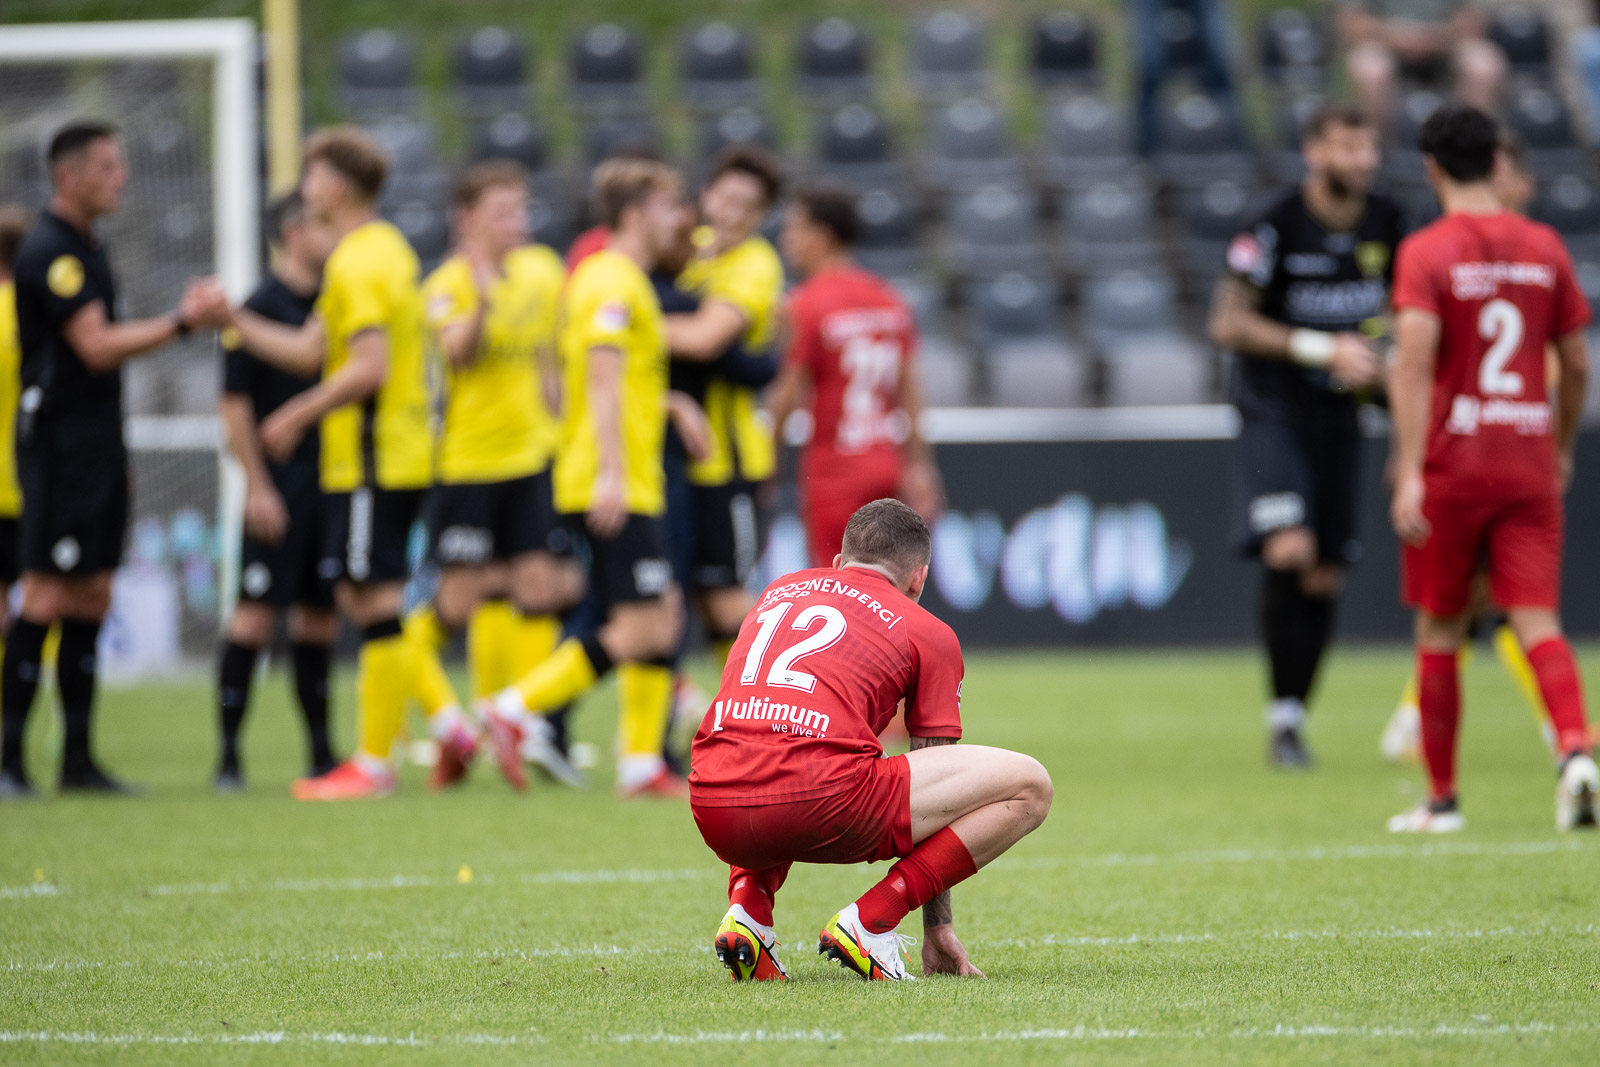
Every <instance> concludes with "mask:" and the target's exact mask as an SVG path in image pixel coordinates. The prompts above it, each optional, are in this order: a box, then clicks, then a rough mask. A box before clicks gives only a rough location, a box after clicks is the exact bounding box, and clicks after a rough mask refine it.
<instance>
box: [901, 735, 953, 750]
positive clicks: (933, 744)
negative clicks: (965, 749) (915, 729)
mask: <svg viewBox="0 0 1600 1067" xmlns="http://www.w3.org/2000/svg"><path fill="white" fill-rule="evenodd" d="M957 740H958V738H954V737H913V738H912V739H911V751H913V752H915V751H916V750H917V749H919V748H938V747H939V746H941V745H953V744H955V743H956V741H957Z"/></svg>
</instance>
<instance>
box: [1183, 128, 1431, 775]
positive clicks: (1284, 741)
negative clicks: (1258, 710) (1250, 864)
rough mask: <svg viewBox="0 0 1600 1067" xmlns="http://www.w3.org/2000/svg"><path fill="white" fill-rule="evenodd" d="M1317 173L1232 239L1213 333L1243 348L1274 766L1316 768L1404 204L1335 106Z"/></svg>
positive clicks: (1242, 391) (1239, 385) (1243, 531)
mask: <svg viewBox="0 0 1600 1067" xmlns="http://www.w3.org/2000/svg"><path fill="white" fill-rule="evenodd" d="M1302 144H1303V151H1304V155H1305V162H1306V170H1307V176H1306V178H1305V181H1304V182H1303V183H1302V184H1301V185H1300V186H1299V187H1298V188H1296V189H1294V190H1292V191H1290V192H1288V193H1285V194H1284V195H1283V196H1282V197H1280V198H1279V199H1277V200H1276V201H1275V202H1274V203H1272V204H1271V205H1270V206H1269V207H1268V208H1267V209H1266V211H1265V212H1264V213H1263V214H1262V215H1261V216H1260V218H1259V220H1258V221H1257V222H1256V223H1255V225H1253V226H1251V227H1250V228H1248V229H1246V230H1245V231H1244V232H1242V233H1240V234H1239V235H1238V236H1236V237H1235V238H1234V239H1233V241H1232V242H1231V243H1230V244H1229V246H1228V251H1227V270H1228V273H1227V275H1226V276H1225V277H1224V279H1223V280H1222V282H1221V283H1220V284H1219V285H1218V286H1217V291H1216V294H1215V297H1214V301H1213V305H1212V309H1211V319H1210V333H1211V338H1212V340H1213V341H1214V342H1215V343H1216V344H1218V345H1219V346H1222V347H1224V348H1228V349H1232V350H1233V351H1235V352H1237V353H1238V355H1239V356H1240V359H1239V360H1238V365H1237V374H1236V379H1235V385H1234V402H1235V404H1236V405H1237V406H1238V409H1239V415H1240V431H1239V447H1238V451H1237V468H1236V479H1235V480H1236V484H1235V497H1236V501H1235V509H1236V513H1235V520H1234V525H1235V535H1236V539H1237V542H1238V544H1239V546H1240V548H1241V550H1242V551H1244V552H1246V553H1248V554H1250V555H1254V556H1257V557H1259V558H1260V560H1261V562H1262V564H1263V566H1264V567H1265V570H1266V574H1265V581H1264V584H1263V590H1262V603H1261V626H1262V636H1263V640H1264V643H1265V645H1266V653H1267V659H1268V662H1269V665H1270V674H1271V685H1272V700H1271V702H1270V704H1269V705H1268V708H1267V724H1268V730H1269V735H1270V740H1269V751H1268V756H1269V759H1270V760H1271V761H1272V762H1273V763H1275V764H1277V765H1279V766H1287V767H1302V766H1306V765H1308V764H1309V763H1310V757H1309V755H1308V753H1307V752H1306V749H1305V746H1304V743H1303V741H1302V738H1301V728H1302V726H1303V722H1304V719H1305V705H1306V700H1307V698H1308V697H1309V696H1310V693H1311V688H1312V683H1313V682H1314V681H1315V678H1316V673H1317V667H1318V664H1319V663H1320V661H1321V659H1322V654H1323V651H1324V650H1325V649H1326V648H1327V644H1328V639H1329V634H1330V631H1331V629H1332V625H1333V615H1334V604H1335V601H1336V600H1337V597H1338V594H1339V588H1340V585H1341V582H1342V580H1343V572H1344V568H1345V566H1346V565H1348V564H1349V563H1352V562H1354V561H1355V559H1356V557H1357V556H1358V554H1359V552H1360V545H1359V544H1358V543H1357V541H1356V516H1355V509H1356V498H1357V489H1358V477H1359V470H1360V463H1361V456H1360V452H1361V431H1360V427H1359V424H1358V420H1357V414H1358V408H1359V405H1360V397H1361V395H1362V391H1363V390H1365V389H1367V388H1368V387H1370V386H1373V385H1374V384H1375V383H1376V382H1377V381H1378V377H1379V373H1380V362H1381V361H1380V359H1379V355H1378V351H1377V345H1376V343H1375V342H1376V341H1377V340H1378V339H1379V338H1381V337H1382V336H1383V335H1384V333H1385V332H1386V321H1387V320H1386V317H1385V316H1386V310H1387V307H1388V301H1389V282H1390V276H1391V271H1392V269H1393V261H1394V250H1395V246H1396V245H1397V244H1399V241H1400V238H1401V236H1402V234H1403V224H1402V220H1401V212H1400V209H1399V208H1398V207H1397V206H1396V205H1395V204H1394V203H1393V202H1392V201H1390V200H1388V199H1387V198H1384V197H1382V196H1379V195H1376V194H1374V193H1372V192H1370V191H1369V187H1370V185H1371V183H1372V179H1373V176H1374V174H1375V173H1376V171H1377V168H1378V138H1377V131H1376V130H1375V129H1374V128H1373V126H1372V125H1371V123H1370V122H1369V121H1368V120H1367V119H1365V118H1364V117H1363V116H1362V114H1361V113H1360V112H1358V111H1355V110H1353V109H1350V108H1346V107H1340V106H1330V107H1328V108H1325V109H1323V110H1322V111H1320V112H1318V113H1317V114H1316V115H1315V116H1313V118H1312V119H1311V121H1310V122H1309V123H1308V124H1307V126H1306V129H1305V133H1304V138H1303V141H1302Z"/></svg>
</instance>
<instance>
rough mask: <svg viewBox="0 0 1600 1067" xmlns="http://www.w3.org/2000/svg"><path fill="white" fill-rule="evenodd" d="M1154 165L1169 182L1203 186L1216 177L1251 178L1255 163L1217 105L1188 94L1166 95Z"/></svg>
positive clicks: (1197, 94)
mask: <svg viewBox="0 0 1600 1067" xmlns="http://www.w3.org/2000/svg"><path fill="white" fill-rule="evenodd" d="M1156 127H1157V138H1156V167H1157V170H1158V171H1159V172H1160V173H1161V176H1162V178H1163V179H1164V180H1166V181H1167V182H1168V183H1170V184H1172V185H1175V186H1179V187H1187V186H1195V185H1204V184H1206V183H1208V182H1211V181H1215V180H1216V179H1218V178H1244V177H1247V176H1253V173H1254V170H1255V161H1254V160H1253V159H1252V158H1251V156H1250V155H1249V153H1247V152H1246V151H1244V149H1243V147H1242V146H1243V143H1244V141H1243V135H1242V133H1241V131H1240V130H1239V129H1238V127H1237V125H1236V124H1235V122H1234V120H1233V119H1232V118H1231V117H1230V113H1229V111H1228V109H1227V108H1225V107H1224V106H1223V105H1222V103H1221V102H1220V101H1218V100H1217V99H1216V98H1215V97H1212V96H1210V95H1209V94H1207V93H1204V92H1200V91H1198V90H1191V91H1185V92H1180V93H1176V94H1172V95H1169V96H1168V97H1167V99H1166V100H1164V101H1163V102H1162V104H1161V106H1160V108H1159V109H1158V112H1157V116H1156Z"/></svg>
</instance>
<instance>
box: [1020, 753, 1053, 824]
mask: <svg viewBox="0 0 1600 1067" xmlns="http://www.w3.org/2000/svg"><path fill="white" fill-rule="evenodd" d="M1023 758H1024V759H1025V760H1027V764H1026V768H1025V772H1024V775H1023V783H1022V788H1021V789H1020V790H1019V791H1018V795H1017V799H1018V800H1019V801H1021V803H1022V805H1023V807H1024V809H1025V810H1024V812H1023V814H1024V815H1025V816H1026V817H1027V820H1028V831H1029V832H1032V831H1034V830H1036V829H1038V828H1039V825H1040V824H1041V823H1043V822H1044V818H1045V816H1046V815H1049V814H1050V804H1051V803H1052V802H1053V801H1054V800H1055V797H1056V787H1055V785H1054V784H1053V783H1052V782H1051V781H1050V772H1049V771H1047V770H1045V769H1044V764H1042V763H1040V762H1039V761H1038V760H1036V759H1034V758H1033V757H1032V756H1025V757H1023Z"/></svg>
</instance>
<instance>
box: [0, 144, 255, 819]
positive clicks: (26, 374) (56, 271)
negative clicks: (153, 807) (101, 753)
mask: <svg viewBox="0 0 1600 1067" xmlns="http://www.w3.org/2000/svg"><path fill="white" fill-rule="evenodd" d="M46 158H47V162H48V165H49V168H50V182H51V186H52V189H53V195H52V197H51V200H50V206H49V208H48V209H47V210H46V211H45V212H44V214H43V215H41V216H40V218H39V221H38V222H37V223H36V224H35V225H34V226H33V228H32V229H31V230H29V231H28V235H27V237H25V238H24V239H23V241H22V247H21V248H20V249H18V251H17V264H16V293H17V296H16V300H17V333H18V337H19V340H20V342H21V347H22V399H21V402H20V403H19V405H18V411H17V468H18V478H19V481H20V482H21V484H22V497H23V507H22V526H21V536H20V541H21V550H20V551H21V562H22V608H21V611H20V612H19V613H18V616H17V618H16V620H15V621H14V622H12V624H11V626H10V628H9V630H8V631H7V633H6V643H5V644H6V648H5V659H4V665H3V667H0V720H3V729H0V797H4V798H13V797H25V796H29V795H31V794H32V793H33V787H32V785H31V784H30V783H29V781H28V776H27V773H26V771H25V770H24V767H23V761H22V750H23V733H24V730H25V728H26V726H27V723H28V712H29V711H30V710H31V708H32V706H33V698H34V694H35V692H36V690H37V689H38V687H39V662H40V651H41V649H42V648H43V646H44V639H45V635H46V634H47V633H49V631H50V627H51V626H53V625H55V624H57V623H60V625H61V645H60V651H59V653H58V662H57V666H56V685H57V690H58V692H59V693H60V695H61V706H62V712H63V717H64V719H65V723H66V731H65V734H66V736H65V740H64V745H63V751H62V761H61V789H62V790H63V791H64V792H65V791H76V790H82V791H92V792H110V793H116V792H125V791H126V787H124V786H123V785H122V784H121V783H119V782H118V781H116V779H114V778H111V777H109V776H108V775H106V774H105V773H104V772H103V771H101V770H100V768H99V767H98V766H97V765H96V763H95V761H94V758H93V757H92V755H91V754H90V746H89V719H90V713H91V712H92V710H93V707H94V689H95V644H96V642H97V640H98V638H99V636H100V623H101V620H102V619H104V618H105V614H106V611H107V610H108V609H109V607H110V605H111V575H112V572H113V571H114V570H115V569H116V566H117V563H118V561H119V559H120V558H121V555H122V543H123V537H124V534H125V533H126V531H127V524H128V454H127V449H126V447H125V446H124V444H123V440H122V365H123V364H124V363H126V362H127V361H128V360H130V359H133V358H135V357H136V356H140V355H143V354H144V353H146V352H150V351H152V350H154V349H157V348H160V347H161V346H162V345H164V344H166V343H167V342H168V341H171V340H172V339H173V338H175V337H182V336H183V335H184V334H186V333H188V332H189V331H190V330H193V329H198V328H202V327H217V326H221V325H222V324H224V323H225V322H227V320H228V302H227V297H226V295H225V294H224V293H223V291H222V288H221V287H220V286H219V285H218V284H217V283H216V281H215V280H213V279H202V280H199V281H194V282H191V283H189V285H188V286H187V287H186V288H185V289H184V292H183V297H182V299H181V301H180V302H179V305H178V309H177V310H176V311H174V312H173V313H172V314H170V315H163V316H161V317H159V318H154V319H143V320H140V321H136V322H119V321H118V319H117V298H116V283H115V281H114V279H113V278H112V275H111V264H110V261H109V260H108V259H107V256H106V248H105V244H104V242H102V241H101V240H100V238H99V237H98V236H97V235H96V233H95V222H96V220H98V219H100V218H102V217H103V216H106V215H110V214H112V213H113V212H115V211H116V210H117V207H118V205H119V204H120V202H121V200H122V190H123V187H124V186H125V185H127V183H128V164H127V161H126V159H125V157H124V156H123V152H122V146H121V144H120V143H119V142H118V139H117V133H116V130H115V128H114V127H112V126H110V125H107V124H104V123H96V122H74V123H72V124H70V125H68V126H66V127H65V128H63V129H62V130H61V131H60V132H58V133H57V134H56V135H55V137H53V138H52V139H51V141H50V148H49V152H48V155H47V157H46Z"/></svg>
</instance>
